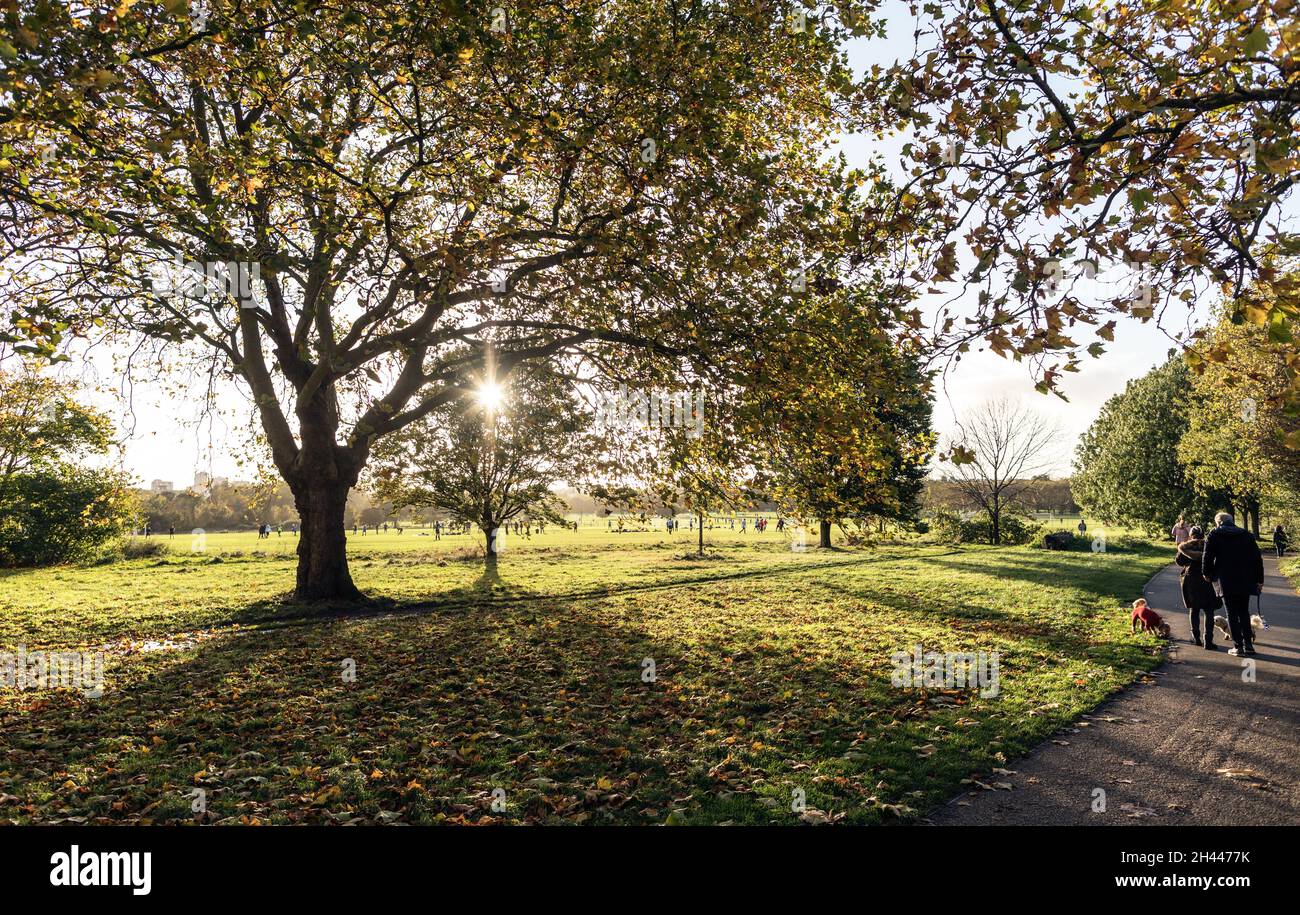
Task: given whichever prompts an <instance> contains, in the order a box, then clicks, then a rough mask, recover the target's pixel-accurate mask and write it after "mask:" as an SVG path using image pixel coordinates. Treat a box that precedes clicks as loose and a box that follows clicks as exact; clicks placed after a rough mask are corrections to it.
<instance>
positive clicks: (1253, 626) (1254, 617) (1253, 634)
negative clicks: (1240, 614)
mask: <svg viewBox="0 0 1300 915" xmlns="http://www.w3.org/2000/svg"><path fill="white" fill-rule="evenodd" d="M1214 628H1215V629H1218V630H1219V631H1220V632H1222V633H1223V637H1224V638H1225V639H1230V638H1232V633H1231V631H1230V630H1229V629H1228V618H1227V617H1226V616H1216V617H1215V618H1214ZM1267 628H1268V623H1266V622H1264V617H1262V616H1260V615H1259V614H1258V613H1253V614H1251V617H1250V640H1251V641H1252V642H1253V641H1255V640H1256V639H1258V638H1259V630H1261V629H1267Z"/></svg>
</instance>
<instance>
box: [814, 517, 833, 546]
mask: <svg viewBox="0 0 1300 915" xmlns="http://www.w3.org/2000/svg"><path fill="white" fill-rule="evenodd" d="M817 546H818V547H819V548H820V549H823V550H829V549H830V548H831V523H830V522H829V521H825V520H823V521H822V522H821V523H820V531H819V538H818V540H817Z"/></svg>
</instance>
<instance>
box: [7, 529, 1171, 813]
mask: <svg viewBox="0 0 1300 915" xmlns="http://www.w3.org/2000/svg"><path fill="white" fill-rule="evenodd" d="M412 533H413V532H411V531H408V532H407V533H406V534H403V535H402V536H403V537H405V538H407V539H405V540H403V541H401V543H400V544H394V543H390V542H389V541H390V540H395V539H396V535H393V534H389V535H387V537H386V538H385V537H384V536H383V535H381V536H380V537H379V538H375V539H369V540H365V542H360V541H362V540H363V539H364V538H353V539H352V540H351V542H350V545H351V546H352V548H353V552H354V557H355V558H354V562H353V568H354V575H355V577H356V579H357V581H358V584H360V585H361V587H363V588H364V589H366V590H367V591H369V592H370V593H373V594H375V595H377V596H379V597H381V598H383V599H385V601H386V603H380V604H378V605H377V606H376V607H375V608H374V609H373V611H372V612H371V613H369V614H368V615H366V616H362V617H357V618H338V617H331V616H321V615H310V614H307V613H305V612H304V608H301V607H296V606H294V605H292V604H288V603H285V602H284V601H283V596H284V593H285V591H286V590H287V589H288V588H289V586H290V585H291V582H292V563H291V561H290V560H291V558H292V553H291V550H292V545H286V551H285V553H284V555H277V554H276V553H275V552H274V548H276V547H277V546H278V544H277V543H276V539H277V538H275V537H274V535H273V538H272V541H271V543H270V544H269V545H268V544H267V542H266V541H263V542H262V544H260V545H259V544H257V543H256V541H255V538H253V537H251V536H248V537H246V538H244V539H246V540H247V541H248V543H245V542H244V540H241V539H239V536H242V535H231V537H230V539H229V542H226V541H223V540H222V539H221V536H214V535H209V538H208V544H207V545H208V552H207V553H206V554H195V555H191V554H189V553H188V538H186V542H185V543H183V544H182V543H180V542H179V541H181V540H182V538H181V537H180V536H179V535H178V536H177V541H178V543H177V551H176V552H175V553H174V554H173V555H169V556H165V557H162V558H155V559H146V560H139V561H135V562H129V563H118V564H114V565H107V566H100V567H95V568H62V569H54V570H40V571H31V572H17V573H8V574H6V575H4V576H3V577H0V584H2V586H0V646H3V647H4V648H5V649H6V650H11V651H12V650H14V648H15V647H16V646H18V645H23V646H25V647H26V648H27V649H29V650H30V649H33V648H36V647H50V648H53V647H58V648H69V647H74V646H88V647H97V646H101V645H103V646H107V650H108V659H107V667H108V670H107V689H106V691H105V693H104V695H103V696H102V697H100V698H97V699H95V698H89V697H86V696H84V695H82V694H81V693H79V692H76V691H73V690H28V691H26V692H19V691H17V690H14V689H0V822H18V823H26V822H61V821H69V820H71V821H74V822H81V821H83V820H84V821H86V822H92V823H117V822H156V823H161V822H245V823H254V822H257V823H351V822H357V823H371V822H376V823H390V822H408V823H437V822H454V823H480V824H487V823H498V822H516V823H517V822H575V823H608V822H614V823H665V822H669V823H720V822H735V823H766V822H777V823H797V822H800V820H801V819H802V820H803V821H807V822H821V821H825V820H830V821H835V822H853V823H875V822H896V821H899V820H904V821H907V820H914V819H917V818H919V817H922V816H923V815H924V813H925V812H926V811H927V810H928V809H929V808H931V807H932V806H933V805H935V804H937V803H939V802H941V801H943V800H944V799H946V798H947V797H948V796H950V795H951V794H952V793H953V792H954V791H956V790H958V789H959V788H960V787H962V785H961V782H962V780H963V779H967V778H975V779H977V780H978V781H979V782H981V783H983V784H985V785H988V786H990V790H998V789H996V788H995V787H993V786H994V784H995V783H996V782H997V781H998V780H999V779H998V775H997V773H996V771H995V770H997V769H999V768H1003V767H1004V766H1005V765H1006V764H1007V763H1008V761H1009V760H1011V759H1013V758H1014V757H1015V756H1016V755H1017V754H1019V753H1020V752H1022V751H1024V750H1026V749H1028V748H1029V747H1031V746H1032V745H1034V744H1035V743H1037V742H1038V741H1040V740H1042V739H1044V738H1045V737H1047V736H1049V735H1050V734H1051V733H1053V732H1054V731H1055V730H1057V729H1058V728H1059V727H1060V726H1061V725H1062V724H1063V723H1065V722H1066V721H1068V720H1070V719H1072V718H1074V717H1076V716H1077V715H1078V714H1080V713H1081V712H1084V711H1087V710H1088V709H1090V708H1092V707H1094V706H1095V705H1096V704H1097V703H1099V702H1100V701H1101V700H1102V699H1103V698H1104V697H1105V696H1106V695H1108V694H1109V693H1111V692H1113V691H1114V690H1116V689H1118V688H1119V687H1121V686H1123V685H1124V684H1126V683H1128V682H1130V681H1132V680H1133V679H1134V678H1136V677H1138V676H1140V675H1141V673H1142V672H1144V671H1146V670H1148V669H1150V668H1151V667H1152V666H1154V665H1155V664H1156V663H1157V662H1158V660H1159V654H1158V648H1157V646H1156V643H1155V641H1154V640H1152V639H1150V638H1148V637H1143V636H1138V637H1133V636H1130V635H1129V634H1128V632H1127V628H1128V626H1127V623H1128V617H1127V613H1126V611H1125V610H1124V609H1122V606H1121V605H1123V604H1127V603H1128V602H1129V601H1131V600H1132V599H1133V598H1134V597H1136V596H1137V595H1138V594H1139V593H1140V591H1141V588H1142V585H1143V584H1144V583H1145V581H1146V580H1147V578H1149V577H1150V575H1152V574H1153V573H1154V572H1155V571H1157V570H1158V569H1159V568H1160V567H1161V566H1163V565H1164V564H1165V563H1166V562H1167V561H1168V554H1169V551H1168V550H1167V549H1165V548H1164V547H1154V546H1151V545H1148V544H1145V543H1143V542H1139V541H1135V540H1124V539H1122V538H1117V539H1118V542H1116V541H1114V540H1113V541H1112V544H1111V548H1110V549H1109V551H1108V552H1106V553H1101V554H1095V553H1092V552H1071V553H1046V552H1043V551H1040V550H1037V549H1030V548H999V549H993V548H987V547H946V546H937V545H925V544H914V545H900V546H882V547H879V548H875V549H871V550H857V551H855V550H837V551H833V552H827V553H820V552H817V551H812V552H807V553H795V552H792V551H790V549H789V547H788V544H787V542H786V540H785V539H784V538H782V537H781V536H779V535H776V534H774V533H773V532H772V531H769V532H768V534H766V535H763V536H762V537H756V536H755V535H753V534H752V533H751V534H749V535H748V536H747V537H742V536H740V535H739V534H738V533H736V534H732V533H731V532H729V531H726V532H723V531H718V532H714V534H713V538H712V539H713V542H714V548H713V556H712V557H711V558H709V559H707V560H703V561H701V560H696V559H692V558H688V557H687V556H686V547H687V540H688V538H687V536H686V535H685V532H683V534H681V535H678V537H677V538H676V541H675V542H669V540H668V538H667V537H666V536H665V535H664V534H662V532H651V533H641V534H624V535H614V534H609V533H607V532H605V531H602V530H599V529H591V530H583V531H580V532H578V533H576V534H571V533H560V532H548V534H547V535H545V537H541V538H534V539H533V540H532V541H528V542H522V543H519V544H512V546H515V547H516V548H515V549H512V550H510V551H509V552H507V554H506V556H505V557H504V558H503V560H502V563H501V575H500V579H499V580H497V581H488V580H485V579H484V578H483V576H482V568H481V566H480V565H479V564H478V563H477V562H475V561H473V558H472V556H470V555H469V552H468V550H467V549H466V548H467V547H468V546H469V543H470V540H469V538H466V537H461V538H458V539H452V540H444V541H442V542H440V543H434V542H433V541H432V538H431V537H424V538H417V537H415V536H411V534H412ZM371 536H372V537H373V535H371ZM284 539H285V540H288V537H287V536H286V538H284ZM259 548H260V549H261V552H262V553H263V555H253V550H255V549H259ZM156 643H161V645H159V644H156ZM917 644H920V645H922V646H923V647H924V649H925V650H927V651H928V650H937V651H981V650H982V651H997V652H999V658H1000V688H1001V691H1000V694H999V695H998V696H996V697H991V698H987V699H983V698H980V697H979V695H978V694H977V693H975V692H972V691H962V690H948V691H944V690H925V689H919V688H917V689H913V688H897V687H894V686H892V685H891V682H890V676H891V672H892V669H893V665H892V663H891V655H892V654H893V653H894V652H895V651H900V650H907V649H909V648H910V647H911V646H914V645H917ZM155 649H158V650H155ZM349 661H350V662H351V663H353V664H354V665H355V671H356V677H355V680H354V681H353V682H348V680H347V679H345V677H344V676H343V672H344V669H345V665H346V664H347V662H349ZM647 661H653V666H654V672H655V678H654V679H653V680H652V681H650V682H647V681H646V679H644V678H643V673H644V671H645V670H646V666H647ZM195 789H202V791H203V793H204V794H203V800H204V801H205V804H206V811H205V812H202V813H196V812H195V811H193V810H192V809H191V805H192V802H193V801H194V799H195V797H196V795H195V794H194V791H195ZM796 791H802V792H803V794H804V796H806V803H807V810H806V811H804V812H803V813H802V815H801V814H800V813H798V812H796V811H794V810H793V809H792V797H794V796H795V792H796Z"/></svg>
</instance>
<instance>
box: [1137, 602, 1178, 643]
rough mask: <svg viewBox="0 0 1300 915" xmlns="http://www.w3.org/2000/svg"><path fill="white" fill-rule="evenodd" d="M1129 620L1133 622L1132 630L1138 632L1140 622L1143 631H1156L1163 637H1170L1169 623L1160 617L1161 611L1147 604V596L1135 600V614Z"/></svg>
mask: <svg viewBox="0 0 1300 915" xmlns="http://www.w3.org/2000/svg"><path fill="white" fill-rule="evenodd" d="M1129 622H1130V623H1131V624H1132V625H1131V626H1130V628H1129V631H1130V632H1137V627H1138V623H1139V622H1140V623H1142V631H1143V632H1155V633H1159V635H1160V637H1161V638H1162V639H1167V638H1169V624H1168V623H1166V622H1165V621H1164V620H1162V619H1161V618H1160V614H1159V613H1156V612H1155V611H1154V610H1152V609H1151V608H1150V607H1148V606H1147V601H1146V598H1145V597H1139V598H1138V599H1137V600H1135V601H1133V615H1132V616H1131V617H1130V618H1129Z"/></svg>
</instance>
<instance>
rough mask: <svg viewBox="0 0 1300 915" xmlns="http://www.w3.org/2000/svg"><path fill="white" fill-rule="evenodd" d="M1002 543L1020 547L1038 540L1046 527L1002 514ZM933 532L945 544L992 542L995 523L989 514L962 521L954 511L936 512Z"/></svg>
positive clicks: (931, 525) (932, 524)
mask: <svg viewBox="0 0 1300 915" xmlns="http://www.w3.org/2000/svg"><path fill="white" fill-rule="evenodd" d="M1000 528H1001V535H1002V536H1001V541H1002V544H1003V545H1010V546H1018V545H1021V544H1025V543H1030V542H1032V541H1034V540H1037V539H1038V536H1039V534H1040V533H1041V532H1042V530H1043V526H1042V525H1041V524H1039V523H1038V522H1036V521H1034V520H1033V519H1031V518H1024V517H1021V516H1019V515H1003V516H1002V524H1001V525H1000ZM930 530H931V532H932V533H933V534H934V535H935V538H936V539H938V540H939V541H940V542H943V543H990V542H992V539H993V524H992V522H990V521H989V518H988V516H987V515H979V516H977V517H974V518H963V517H962V516H961V515H959V514H957V513H956V512H953V511H937V512H935V513H934V515H933V516H932V517H931V518H930Z"/></svg>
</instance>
